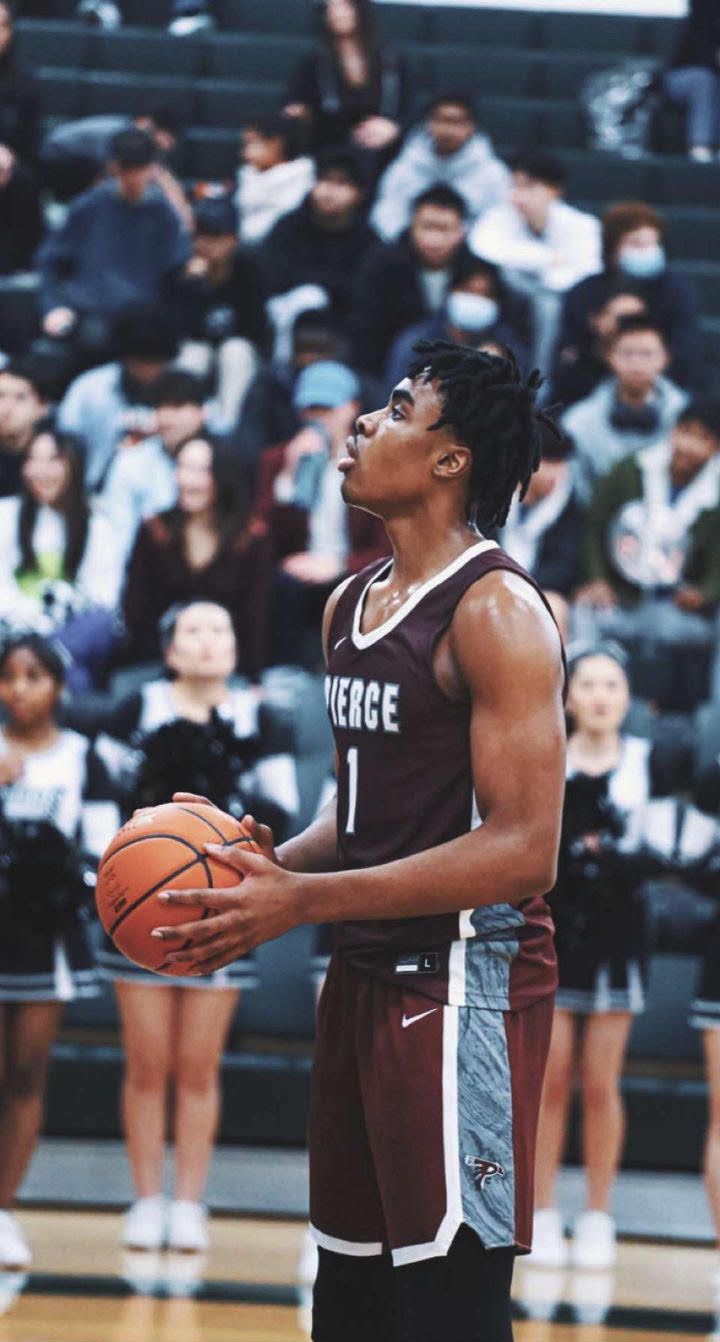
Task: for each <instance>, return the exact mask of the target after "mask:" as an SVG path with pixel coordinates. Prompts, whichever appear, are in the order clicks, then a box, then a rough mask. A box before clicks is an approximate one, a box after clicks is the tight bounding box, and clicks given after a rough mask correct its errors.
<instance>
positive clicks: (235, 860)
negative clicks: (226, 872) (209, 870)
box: [205, 843, 272, 876]
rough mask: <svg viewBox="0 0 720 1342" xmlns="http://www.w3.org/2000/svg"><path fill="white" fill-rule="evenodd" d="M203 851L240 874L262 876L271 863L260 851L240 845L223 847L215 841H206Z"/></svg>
mask: <svg viewBox="0 0 720 1342" xmlns="http://www.w3.org/2000/svg"><path fill="white" fill-rule="evenodd" d="M205 852H206V853H209V854H210V856H211V857H213V858H214V859H215V861H216V862H222V863H223V864H224V865H225V866H226V867H233V868H234V869H235V871H239V872H240V874H241V875H242V876H262V875H263V873H264V872H265V871H267V868H268V867H269V866H271V865H272V864H271V863H270V862H268V859H267V858H266V857H263V855H262V853H253V852H250V851H249V850H248V849H247V848H243V847H241V846H240V845H233V847H227V848H223V847H221V846H220V844H217V843H206V844H205Z"/></svg>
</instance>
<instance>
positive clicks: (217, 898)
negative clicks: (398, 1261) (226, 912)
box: [157, 888, 235, 912]
mask: <svg viewBox="0 0 720 1342" xmlns="http://www.w3.org/2000/svg"><path fill="white" fill-rule="evenodd" d="M157 898H158V900H159V901H160V903H161V904H178V905H182V904H194V905H195V906H196V907H197V906H198V905H200V907H201V908H203V909H214V910H218V909H219V910H220V912H222V911H223V908H225V909H227V908H229V907H231V906H232V903H233V900H234V898H235V896H234V895H233V894H232V893H231V891H229V890H208V889H207V888H206V889H205V890H161V891H160V894H159V895H158V896H157Z"/></svg>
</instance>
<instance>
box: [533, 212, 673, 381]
mask: <svg viewBox="0 0 720 1342" xmlns="http://www.w3.org/2000/svg"><path fill="white" fill-rule="evenodd" d="M628 283H629V284H631V285H632V287H633V290H634V291H635V292H636V293H638V294H639V295H640V297H641V298H642V299H643V301H644V303H645V305H646V309H647V312H648V315H649V316H650V317H652V319H653V320H654V321H655V322H657V324H658V326H660V327H661V329H662V332H663V335H664V337H665V341H666V343H667V347H668V351H669V354H670V364H669V367H668V373H669V375H670V377H672V379H673V381H674V382H677V383H678V384H679V385H680V386H681V387H688V386H692V384H693V378H694V374H695V371H696V368H697V364H698V358H699V338H698V307H697V301H696V298H695V295H694V293H693V291H692V288H691V286H690V284H689V283H688V282H687V281H686V280H685V279H683V278H682V277H681V276H680V275H678V274H677V273H676V272H675V271H674V270H673V269H672V266H670V265H669V264H668V259H667V254H666V251H665V246H664V238H663V223H662V219H661V218H660V215H659V214H658V213H657V211H656V210H653V209H652V208H651V206H650V205H645V204H644V203H643V202H642V201H628V202H626V203H623V204H620V205H612V206H611V207H610V208H609V209H607V210H606V211H605V213H604V214H603V218H602V270H600V269H599V270H598V272H597V274H594V275H589V276H588V277H587V278H586V279H583V280H580V282H579V283H578V284H575V285H574V286H573V287H572V288H571V289H569V290H568V292H567V294H566V295H565V299H564V303H563V311H562V317H561V322H560V334H559V337H558V344H557V357H556V366H558V367H561V366H570V365H571V364H574V363H575V362H577V361H582V360H584V359H586V358H587V357H588V356H589V355H590V353H591V350H592V346H593V344H594V343H595V335H594V330H593V314H594V313H597V312H599V311H600V309H601V308H602V307H603V305H604V304H605V303H606V302H607V301H608V299H609V298H610V297H611V295H612V294H613V292H616V287H617V285H618V284H628Z"/></svg>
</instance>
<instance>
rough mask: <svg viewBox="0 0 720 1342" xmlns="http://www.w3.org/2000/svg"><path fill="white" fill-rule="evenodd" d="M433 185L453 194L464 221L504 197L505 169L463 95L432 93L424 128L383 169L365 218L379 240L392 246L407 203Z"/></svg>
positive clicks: (405, 216) (407, 216)
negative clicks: (463, 210)
mask: <svg viewBox="0 0 720 1342" xmlns="http://www.w3.org/2000/svg"><path fill="white" fill-rule="evenodd" d="M438 182H444V183H445V185H446V186H451V187H453V188H454V190H455V191H457V192H459V194H460V195H461V196H462V198H463V200H464V201H465V207H466V209H467V217H468V220H469V221H470V223H474V222H475V220H476V219H478V218H479V217H480V216H481V215H482V214H484V212H485V210H487V209H489V208H490V206H491V205H498V204H500V202H501V201H503V200H504V199H505V196H506V195H507V188H508V184H509V173H508V170H507V168H506V167H505V164H504V163H501V162H500V159H498V158H496V157H495V155H494V153H493V147H492V144H491V142H490V140H489V138H488V136H487V135H485V134H484V133H483V132H482V131H481V130H480V129H479V127H478V119H477V113H476V110H475V105H474V102H473V99H472V97H470V95H469V94H463V93H455V94H451V93H446V94H437V95H436V96H435V97H434V98H433V101H432V102H431V104H430V107H429V109H428V114H427V119H426V121H425V122H424V124H423V125H421V126H419V127H418V128H417V129H416V130H415V131H414V132H413V133H412V134H411V135H410V136H408V138H407V140H406V141H405V143H404V145H403V147H402V149H401V150H400V153H399V154H398V155H397V157H396V158H395V159H394V161H393V162H392V163H391V164H390V166H389V168H386V170H385V172H384V173H383V176H382V178H381V180H380V183H379V186H378V193H377V199H376V201H375V205H374V207H373V210H372V213H371V215H370V222H371V223H372V225H373V228H375V229H376V230H377V232H378V233H379V234H380V237H381V238H384V239H385V241H386V242H394V240H395V239H396V238H397V237H398V236H399V234H400V233H402V231H403V229H405V228H407V226H408V224H409V222H410V215H411V212H412V205H413V201H414V200H416V199H417V197H418V196H419V195H420V193H421V192H422V191H426V190H427V188H428V187H430V186H435V185H436V184H437V183H438Z"/></svg>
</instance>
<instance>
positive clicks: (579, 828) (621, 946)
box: [549, 735, 677, 1015]
mask: <svg viewBox="0 0 720 1342" xmlns="http://www.w3.org/2000/svg"><path fill="white" fill-rule="evenodd" d="M674 776H675V769H674V768H673V763H672V761H670V760H669V759H668V755H667V752H666V751H664V750H662V749H661V748H659V747H657V746H655V747H654V746H653V745H652V743H651V742H650V741H646V740H643V739H641V738H640V737H636V736H630V735H626V736H623V737H622V739H621V751H620V758H619V760H618V763H617V765H616V766H615V768H614V769H611V770H609V771H608V772H607V773H606V774H603V775H601V776H599V777H597V776H595V775H588V774H583V773H582V772H581V771H580V770H576V769H575V768H573V766H572V764H571V762H570V760H568V771H567V792H566V799H565V808H564V813H563V837H562V840H561V847H560V859H559V863H558V882H557V885H556V887H555V890H554V891H553V892H552V893H551V895H550V896H549V900H550V907H551V910H552V915H553V920H554V922H555V946H556V950H557V956H558V991H557V995H556V999H555V1003H556V1006H557V1007H560V1008H564V1009H565V1010H568V1011H573V1012H577V1013H579V1014H583V1015H594V1014H599V1013H605V1012H611V1011H631V1012H633V1013H634V1014H636V1013H639V1012H641V1011H643V1010H644V1007H645V986H644V978H645V959H646V955H647V949H648V945H647V942H648V937H647V930H646V923H645V913H644V902H643V898H642V894H641V893H640V885H641V883H642V881H643V880H644V879H646V878H647V877H648V876H650V875H651V874H654V869H655V870H657V869H658V868H659V865H660V864H661V861H662V859H661V855H660V853H659V852H658V853H657V854H656V856H655V857H653V855H652V854H653V852H654V851H655V847H656V846H655V843H654V837H653V830H654V826H653V824H652V819H653V801H652V799H653V798H654V797H655V796H659V795H662V793H663V792H665V791H669V790H670V785H671V780H673V778H674ZM674 785H675V786H677V783H674ZM589 834H596V835H598V836H599V851H598V852H597V853H596V852H594V851H592V852H591V851H588V850H587V849H585V848H584V846H583V839H584V836H586V835H589Z"/></svg>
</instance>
